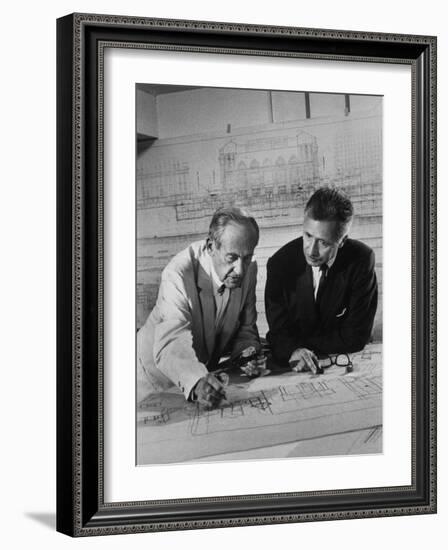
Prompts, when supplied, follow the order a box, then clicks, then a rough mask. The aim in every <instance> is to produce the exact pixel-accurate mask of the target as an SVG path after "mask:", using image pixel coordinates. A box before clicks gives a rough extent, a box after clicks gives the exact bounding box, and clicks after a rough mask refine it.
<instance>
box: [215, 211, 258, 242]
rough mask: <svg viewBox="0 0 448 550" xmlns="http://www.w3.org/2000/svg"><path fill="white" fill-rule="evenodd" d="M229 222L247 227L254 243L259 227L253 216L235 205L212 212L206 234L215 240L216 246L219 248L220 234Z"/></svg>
mask: <svg viewBox="0 0 448 550" xmlns="http://www.w3.org/2000/svg"><path fill="white" fill-rule="evenodd" d="M230 222H234V223H237V224H239V225H243V226H245V227H247V228H249V229H250V230H251V231H252V232H253V233H254V235H255V238H256V243H255V244H256V245H257V244H258V240H259V238H260V229H259V227H258V224H257V222H256V221H255V218H253V217H252V216H250V215H249V214H248V213H247V212H245V211H244V210H241V208H237V207H236V206H230V207H228V208H218V210H216V212H215V213H214V214H213V218H212V221H211V222H210V227H209V229H208V236H209V238H210V239H211V240H212V241H215V243H216V246H217V247H218V248H219V247H220V246H221V236H222V234H223V232H224V229H225V228H226V225H227V224H229V223H230Z"/></svg>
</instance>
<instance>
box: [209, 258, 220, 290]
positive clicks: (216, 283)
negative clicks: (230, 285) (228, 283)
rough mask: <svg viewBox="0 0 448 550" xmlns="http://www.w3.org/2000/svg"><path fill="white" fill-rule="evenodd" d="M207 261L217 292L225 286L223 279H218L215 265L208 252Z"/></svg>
mask: <svg viewBox="0 0 448 550" xmlns="http://www.w3.org/2000/svg"><path fill="white" fill-rule="evenodd" d="M207 261H208V263H209V272H210V275H211V278H212V282H213V287H214V289H215V291H216V290H217V289H218V288H219V287H220V286H221V285H222V284H223V283H222V281H221V279H220V278H219V277H218V274H217V273H216V271H215V267H214V265H213V262H212V259H211V257H210V254H209V253H208V252H207Z"/></svg>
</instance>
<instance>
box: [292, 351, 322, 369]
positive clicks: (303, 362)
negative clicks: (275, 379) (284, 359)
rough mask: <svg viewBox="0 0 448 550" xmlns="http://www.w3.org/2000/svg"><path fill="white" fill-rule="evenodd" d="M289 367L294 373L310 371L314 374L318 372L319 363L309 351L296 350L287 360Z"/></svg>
mask: <svg viewBox="0 0 448 550" xmlns="http://www.w3.org/2000/svg"><path fill="white" fill-rule="evenodd" d="M289 365H290V367H291V369H292V370H293V371H295V372H303V371H308V370H310V371H312V372H313V373H314V374H316V373H318V372H319V371H320V369H319V361H318V359H317V357H316V355H315V353H313V352H312V351H311V350H310V349H307V348H297V349H296V350H295V351H293V352H292V354H291V357H290V358H289Z"/></svg>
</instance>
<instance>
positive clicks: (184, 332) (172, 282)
mask: <svg viewBox="0 0 448 550" xmlns="http://www.w3.org/2000/svg"><path fill="white" fill-rule="evenodd" d="M157 306H158V309H159V322H158V323H157V324H156V327H155V333H154V362H155V365H156V367H157V368H158V369H159V370H160V371H161V372H162V373H163V374H164V375H165V376H167V377H168V378H169V379H170V380H171V381H172V382H173V383H174V384H175V385H177V386H178V387H179V388H180V389H181V391H182V392H183V393H184V395H185V397H186V398H187V399H188V397H189V395H190V392H191V390H192V389H193V387H194V386H195V385H196V383H197V382H198V380H199V379H200V378H202V377H203V376H205V375H206V374H207V373H208V371H207V368H206V367H205V365H204V364H203V363H201V362H200V361H199V360H198V358H197V356H196V352H195V350H194V347H193V333H192V318H191V315H192V313H191V306H190V302H189V299H188V296H187V293H186V290H185V284H184V280H183V278H182V275H181V274H180V273H178V272H177V271H175V270H174V269H170V268H165V270H164V271H163V273H162V281H161V283H160V288H159V296H158V298H157Z"/></svg>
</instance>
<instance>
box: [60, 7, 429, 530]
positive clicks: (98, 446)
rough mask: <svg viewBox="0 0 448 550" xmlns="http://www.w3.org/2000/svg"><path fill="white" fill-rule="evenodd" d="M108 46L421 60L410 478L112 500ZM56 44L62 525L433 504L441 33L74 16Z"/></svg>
mask: <svg viewBox="0 0 448 550" xmlns="http://www.w3.org/2000/svg"><path fill="white" fill-rule="evenodd" d="M107 48H117V49H122V50H126V51H130V50H142V49H145V48H149V49H154V50H158V51H167V52H168V51H170V52H172V51H184V52H190V53H195V52H205V53H213V54H216V55H219V56H226V55H229V54H232V55H244V56H265V57H268V58H272V60H275V59H278V58H289V59H309V60H324V61H329V62H330V61H331V62H332V63H338V62H358V63H365V64H372V63H377V64H396V65H399V66H409V67H410V68H411V81H412V83H411V98H412V112H410V113H409V117H410V119H411V127H412V144H411V146H410V148H411V158H410V159H409V160H410V163H411V176H412V177H411V179H412V182H411V186H412V190H411V205H410V212H409V214H410V218H411V220H412V223H411V225H412V229H411V232H412V234H411V236H410V238H411V240H412V246H411V249H412V254H411V256H412V258H411V262H412V264H411V265H412V273H411V279H412V280H411V287H412V296H411V297H410V299H411V301H412V319H411V320H410V326H411V331H412V336H411V340H412V349H411V353H410V358H409V359H410V361H409V362H410V367H409V368H410V373H411V395H410V401H411V416H412V418H411V440H412V441H411V457H410V462H411V483H410V484H409V485H404V486H403V485H390V486H385V487H367V488H366V487H363V488H346V489H337V490H334V489H330V488H329V489H327V490H313V491H300V492H297V491H296V492H284V491H279V492H276V493H272V492H271V493H260V494H234V495H232V496H226V495H219V494H218V495H214V496H207V497H195V496H192V495H191V496H189V497H187V498H185V497H183V496H182V497H179V498H170V499H158V498H152V496H151V491H150V490H148V495H147V498H145V499H144V500H129V501H128V500H126V501H118V502H117V501H113V502H111V501H109V502H108V501H106V500H105V476H104V457H105V454H104V453H105V450H104V420H105V419H104V401H105V398H107V396H105V378H104V374H105V363H104V349H105V344H106V343H105V341H104V322H105V318H104V316H105V314H107V313H105V299H106V298H105V292H104V277H105V275H107V274H105V270H104V240H105V231H107V229H106V225H105V217H107V216H108V212H107V209H106V208H105V200H104V197H105V181H104V151H105V149H104V94H105V88H104V79H105V67H104V54H105V50H106V49H107ZM57 50H58V58H57V72H58V74H57V100H58V102H57V120H58V122H57V142H58V145H57V158H58V164H57V230H58V242H57V253H58V281H57V292H58V307H57V315H58V321H57V326H58V335H57V340H58V349H57V362H58V366H57V369H58V370H57V391H58V396H57V436H58V442H57V485H58V487H57V529H58V531H60V532H63V533H65V534H68V535H71V536H90V535H106V534H118V533H138V532H150V531H162V530H173V529H200V528H211V527H227V526H242V525H263V524H268V523H287V522H304V521H321V520H333V519H350V518H366V517H381V516H391V515H404V514H426V513H435V512H436V38H435V37H430V36H408V35H399V34H377V33H364V32H351V31H337V30H323V29H303V28H293V27H260V26H256V25H249V24H248V25H243V24H232V23H212V22H201V21H184V20H182V21H181V20H163V19H147V18H139V17H123V16H109V15H91V14H72V15H69V16H66V17H63V18H61V19H59V20H58V22H57ZM131 183H132V182H131ZM106 306H107V304H106ZM106 310H107V307H106ZM397 345H399V343H398V344H397ZM384 367H385V369H387V368H388V366H387V365H385V366H384ZM129 369H130V371H131V370H132V369H133V365H129ZM130 429H131V428H130Z"/></svg>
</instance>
